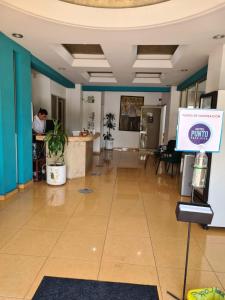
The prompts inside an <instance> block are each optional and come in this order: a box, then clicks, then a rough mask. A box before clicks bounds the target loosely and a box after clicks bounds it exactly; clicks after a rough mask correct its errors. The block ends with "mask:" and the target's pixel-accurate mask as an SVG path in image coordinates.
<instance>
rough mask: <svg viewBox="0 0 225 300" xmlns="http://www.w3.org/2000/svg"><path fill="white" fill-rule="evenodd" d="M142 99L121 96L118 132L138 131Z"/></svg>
mask: <svg viewBox="0 0 225 300" xmlns="http://www.w3.org/2000/svg"><path fill="white" fill-rule="evenodd" d="M143 105H144V97H139V96H138V97H136V96H121V99H120V121H119V130H123V131H140V117H141V107H142V106H143Z"/></svg>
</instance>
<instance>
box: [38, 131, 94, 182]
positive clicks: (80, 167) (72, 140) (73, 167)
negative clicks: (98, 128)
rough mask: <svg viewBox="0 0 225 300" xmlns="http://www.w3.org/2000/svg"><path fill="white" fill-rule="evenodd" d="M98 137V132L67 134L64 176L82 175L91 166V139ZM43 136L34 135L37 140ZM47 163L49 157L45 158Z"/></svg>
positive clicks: (75, 176)
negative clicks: (82, 134)
mask: <svg viewBox="0 0 225 300" xmlns="http://www.w3.org/2000/svg"><path fill="white" fill-rule="evenodd" d="M99 137H100V133H96V134H95V135H88V136H85V137H81V136H69V137H68V144H67V145H66V147H65V152H64V157H65V163H66V175H67V176H66V177H67V178H68V179H73V178H78V177H84V176H85V175H86V173H87V171H88V170H89V169H90V168H91V166H92V161H93V141H94V140H95V139H97V138H99ZM44 138H45V136H43V135H40V136H36V140H37V141H43V140H44ZM46 160H47V163H48V164H50V163H51V158H49V157H47V158H46Z"/></svg>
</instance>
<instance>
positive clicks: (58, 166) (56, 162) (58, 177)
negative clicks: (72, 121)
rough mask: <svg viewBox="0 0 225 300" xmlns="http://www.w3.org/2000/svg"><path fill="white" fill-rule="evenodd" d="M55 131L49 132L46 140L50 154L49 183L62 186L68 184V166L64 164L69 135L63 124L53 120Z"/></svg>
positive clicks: (48, 166) (48, 164)
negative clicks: (62, 127)
mask: <svg viewBox="0 0 225 300" xmlns="http://www.w3.org/2000/svg"><path fill="white" fill-rule="evenodd" d="M53 122H54V129H53V130H51V131H49V132H48V133H47V134H46V136H45V139H44V142H45V144H46V146H47V147H46V150H47V154H48V161H49V162H48V163H47V183H48V184H50V185H61V184H64V183H65V182H66V165H65V162H64V151H65V145H66V144H67V143H68V136H67V134H66V133H65V132H64V131H63V130H62V129H61V124H60V123H59V122H58V121H57V120H53Z"/></svg>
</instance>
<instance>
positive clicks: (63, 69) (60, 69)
mask: <svg viewBox="0 0 225 300" xmlns="http://www.w3.org/2000/svg"><path fill="white" fill-rule="evenodd" d="M58 70H59V71H66V68H64V67H59V68H58Z"/></svg>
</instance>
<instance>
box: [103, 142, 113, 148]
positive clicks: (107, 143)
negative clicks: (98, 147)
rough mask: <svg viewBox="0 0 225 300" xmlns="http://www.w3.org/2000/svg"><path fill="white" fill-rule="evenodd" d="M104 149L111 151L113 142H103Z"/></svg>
mask: <svg viewBox="0 0 225 300" xmlns="http://www.w3.org/2000/svg"><path fill="white" fill-rule="evenodd" d="M105 149H106V150H112V149H113V141H112V140H105Z"/></svg>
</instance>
